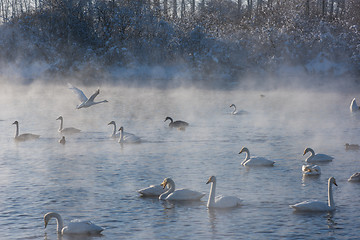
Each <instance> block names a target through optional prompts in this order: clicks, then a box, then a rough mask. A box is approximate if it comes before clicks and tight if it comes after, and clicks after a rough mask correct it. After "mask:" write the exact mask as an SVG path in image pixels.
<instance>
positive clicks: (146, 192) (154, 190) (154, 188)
mask: <svg viewBox="0 0 360 240" xmlns="http://www.w3.org/2000/svg"><path fill="white" fill-rule="evenodd" d="M166 191H167V190H166V189H165V188H163V187H162V186H161V185H150V186H149V187H147V188H143V189H140V190H138V191H137V192H138V193H140V194H141V195H142V196H143V197H159V196H160V195H161V194H163V193H164V192H166Z"/></svg>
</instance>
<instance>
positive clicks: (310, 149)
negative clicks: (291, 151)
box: [303, 148, 314, 156]
mask: <svg viewBox="0 0 360 240" xmlns="http://www.w3.org/2000/svg"><path fill="white" fill-rule="evenodd" d="M308 152H314V150H312V148H305V150H304V153H303V156H304V155H305V154H307V153H308Z"/></svg>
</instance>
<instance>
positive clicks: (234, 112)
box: [230, 104, 238, 115]
mask: <svg viewBox="0 0 360 240" xmlns="http://www.w3.org/2000/svg"><path fill="white" fill-rule="evenodd" d="M230 107H234V111H232V113H231V114H232V115H236V114H237V113H238V112H237V111H236V106H235V104H231V105H230Z"/></svg>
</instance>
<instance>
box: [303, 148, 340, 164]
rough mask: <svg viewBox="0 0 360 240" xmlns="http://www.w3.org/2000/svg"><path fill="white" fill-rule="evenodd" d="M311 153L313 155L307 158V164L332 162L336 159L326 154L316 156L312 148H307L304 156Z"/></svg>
mask: <svg viewBox="0 0 360 240" xmlns="http://www.w3.org/2000/svg"><path fill="white" fill-rule="evenodd" d="M308 152H310V153H311V155H310V156H309V157H308V158H306V160H305V161H306V162H308V163H315V162H330V161H332V160H333V159H334V158H333V157H331V156H329V155H326V154H321V153H318V154H315V152H314V150H312V149H311V148H306V149H305V150H304V154H303V155H305V154H306V153H308Z"/></svg>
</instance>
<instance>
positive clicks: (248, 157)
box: [241, 150, 250, 165]
mask: <svg viewBox="0 0 360 240" xmlns="http://www.w3.org/2000/svg"><path fill="white" fill-rule="evenodd" d="M244 152H245V159H244V161H242V163H241V165H244V164H245V162H247V161H248V160H249V159H250V152H249V150H244Z"/></svg>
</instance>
